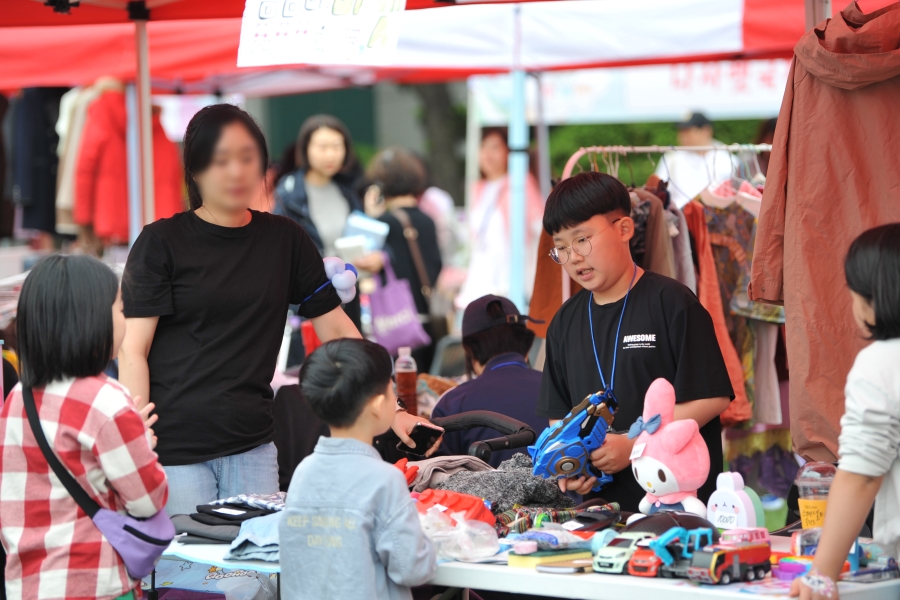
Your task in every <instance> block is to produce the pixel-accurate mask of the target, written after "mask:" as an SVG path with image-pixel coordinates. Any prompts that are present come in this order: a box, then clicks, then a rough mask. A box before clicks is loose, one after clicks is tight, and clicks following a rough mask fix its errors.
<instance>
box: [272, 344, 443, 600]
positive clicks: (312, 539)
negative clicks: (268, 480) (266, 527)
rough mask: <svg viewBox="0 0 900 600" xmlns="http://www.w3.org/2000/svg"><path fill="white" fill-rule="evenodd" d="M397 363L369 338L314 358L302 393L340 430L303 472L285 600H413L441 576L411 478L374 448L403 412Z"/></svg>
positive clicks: (294, 492)
mask: <svg viewBox="0 0 900 600" xmlns="http://www.w3.org/2000/svg"><path fill="white" fill-rule="evenodd" d="M391 370H392V369H391V357H390V355H388V353H387V351H386V350H385V349H384V348H382V347H381V346H379V345H377V344H374V343H372V342H369V341H366V340H355V339H341V340H335V341H332V342H329V343H327V344H325V345H324V346H322V347H321V348H319V349H318V350H316V351H315V352H313V353H312V354H311V355H310V356H309V357H307V359H306V361H305V362H304V363H303V368H302V370H301V372H300V380H301V387H302V390H303V395H304V397H305V398H306V400H307V401H308V402H309V403H310V405H311V406H312V409H313V411H315V413H316V414H317V415H318V416H319V417H320V418H321V419H322V420H324V421H325V422H326V423H328V426H329V427H330V429H331V437H330V438H326V437H321V438H319V442H318V444H317V445H316V448H315V451H314V452H313V454H312V455H310V456H308V457H306V459H304V460H303V462H302V463H300V465H299V466H298V467H297V470H296V471H295V472H294V477H293V479H291V485H290V488H289V489H288V495H287V505H286V507H285V510H284V512H283V514H282V519H281V525H280V527H279V540H280V547H281V583H282V588H283V591H284V593H283V594H282V597H284V598H286V599H287V598H290V599H292V600H293V599H295V598H340V599H342V600H344V599H357V598H358V599H369V598H372V599H379V600H380V599H383V598H389V599H391V600H394V599H397V600H399V599H410V598H412V593H411V592H410V589H409V588H410V587H412V586H416V585H421V584H423V583H425V582H427V581H428V580H429V579H431V578H432V577H433V576H434V572H435V569H436V561H435V551H434V546H433V545H432V543H431V540H429V539H428V538H427V537H425V534H424V533H422V529H421V527H420V526H419V516H418V513H417V512H416V508H415V506H414V504H413V501H412V499H410V497H409V490H408V489H407V487H406V480H405V478H404V477H403V475H402V473H401V472H400V471H399V470H398V469H396V468H395V467H394V466H392V465H390V464H388V463H386V462H384V461H382V460H381V456H380V455H379V454H378V452H377V451H376V450H375V449H374V448H373V447H372V440H373V438H374V437H375V436H376V435H380V434H382V433H384V432H385V431H387V430H388V429H389V428H390V426H391V423H392V422H393V419H394V413H395V412H396V406H397V402H396V397H395V396H394V390H393V384H392V382H391Z"/></svg>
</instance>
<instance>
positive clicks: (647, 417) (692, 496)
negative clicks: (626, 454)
mask: <svg viewBox="0 0 900 600" xmlns="http://www.w3.org/2000/svg"><path fill="white" fill-rule="evenodd" d="M628 437H629V439H634V438H637V439H635V442H634V449H633V450H632V452H631V470H632V472H633V473H634V478H635V479H636V480H637V482H638V483H639V484H640V485H641V487H642V488H644V490H645V491H646V492H647V495H646V496H644V499H643V500H641V504H640V511H641V512H642V513H644V514H645V515H652V514H654V513H656V512H659V511H663V510H679V511H685V512H689V513H693V514H695V515H698V516H701V517H704V518H705V517H706V506H705V505H704V504H703V502H701V501H700V499H699V498H697V489H699V488H700V486H701V485H703V484H704V483H706V478H707V476H708V475H709V450H708V449H707V447H706V442H704V441H703V437H702V436H701V435H700V426H699V425H697V422H696V421H694V420H693V419H684V420H681V421H676V420H675V388H673V387H672V384H671V383H669V382H668V381H666V380H665V379H657V380H656V381H654V382H653V383H652V384H650V388H649V389H648V390H647V395H646V396H645V398H644V414H643V416H642V417H639V418H638V420H637V421H636V422H635V423H634V424H633V425H632V426H631V428H630V429H629V431H628Z"/></svg>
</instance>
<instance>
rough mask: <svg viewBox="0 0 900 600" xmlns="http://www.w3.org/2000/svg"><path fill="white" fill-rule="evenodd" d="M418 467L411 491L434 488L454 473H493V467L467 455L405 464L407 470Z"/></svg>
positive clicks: (441, 457)
mask: <svg viewBox="0 0 900 600" xmlns="http://www.w3.org/2000/svg"><path fill="white" fill-rule="evenodd" d="M411 467H419V472H418V473H416V479H415V480H414V481H413V484H412V491H414V492H420V493H421V492H424V491H425V490H427V489H431V488H436V487H437V486H438V485H440V484H441V483H443V482H445V481H447V478H448V477H450V476H451V475H453V474H454V473H459V472H462V471H465V472H482V471H493V470H494V467H492V466H491V465H489V464H487V463H486V462H484V461H483V460H481V459H480V458H475V457H474V456H469V455H467V454H465V455H460V456H436V457H434V458H426V459H425V460H417V461H413V462H410V463H408V464H407V468H411Z"/></svg>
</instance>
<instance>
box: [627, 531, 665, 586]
mask: <svg viewBox="0 0 900 600" xmlns="http://www.w3.org/2000/svg"><path fill="white" fill-rule="evenodd" d="M650 542H651V539H646V540H641V541H639V542H638V543H637V547H636V548H635V550H634V554H633V555H632V557H631V560H629V561H628V574H629V575H635V576H637V577H656V576H657V575H658V574H659V568H660V567H661V566H662V564H663V562H662V560H661V559H660V558H659V557H658V556H656V552H654V551H653V548H651V547H650Z"/></svg>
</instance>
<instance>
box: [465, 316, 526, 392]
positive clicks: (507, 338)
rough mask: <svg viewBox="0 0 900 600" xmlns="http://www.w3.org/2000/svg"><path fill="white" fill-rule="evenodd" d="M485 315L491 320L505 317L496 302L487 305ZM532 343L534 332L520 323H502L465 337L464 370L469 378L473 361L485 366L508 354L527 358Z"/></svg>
mask: <svg viewBox="0 0 900 600" xmlns="http://www.w3.org/2000/svg"><path fill="white" fill-rule="evenodd" d="M487 314H488V316H489V317H490V318H491V319H502V318H503V317H505V316H506V315H505V314H504V313H503V308H502V306H501V305H500V303H499V302H497V301H494V302H491V303H490V304H488V305H487ZM533 343H534V332H533V331H531V330H530V329H528V327H526V326H525V325H522V324H521V323H504V324H503V325H497V326H495V327H491V328H490V329H488V330H487V331H479V332H478V333H474V334H472V335H467V336H466V337H464V338H463V340H462V345H463V351H464V352H465V353H466V370H467V371H468V372H469V375H470V376H471V375H472V372H473V371H472V365H473V364H474V361H478V362H479V363H481V364H482V365H485V364H487V362H488V361H489V360H491V359H492V358H494V357H495V356H500V355H501V354H506V353H508V352H515V353H516V354H521V355H522V356H528V353H529V352H530V351H531V345H532V344H533Z"/></svg>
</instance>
